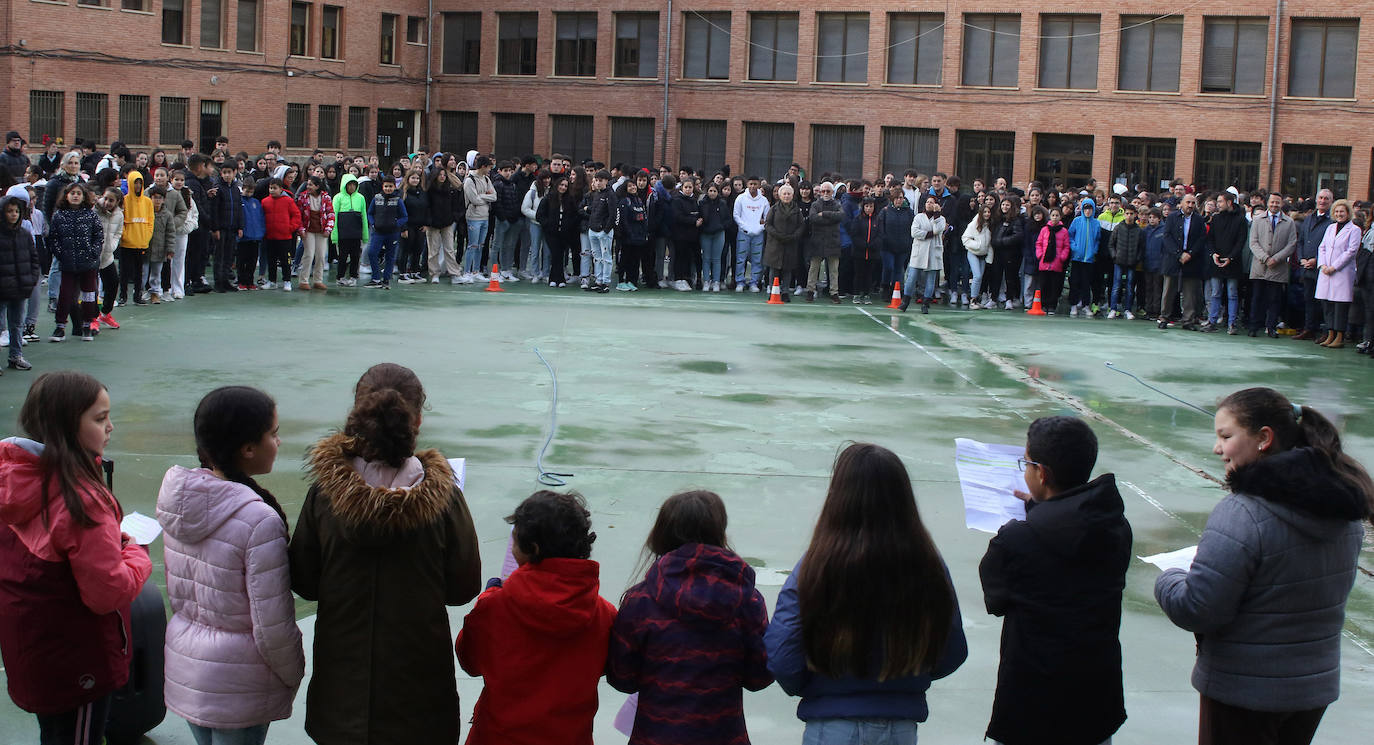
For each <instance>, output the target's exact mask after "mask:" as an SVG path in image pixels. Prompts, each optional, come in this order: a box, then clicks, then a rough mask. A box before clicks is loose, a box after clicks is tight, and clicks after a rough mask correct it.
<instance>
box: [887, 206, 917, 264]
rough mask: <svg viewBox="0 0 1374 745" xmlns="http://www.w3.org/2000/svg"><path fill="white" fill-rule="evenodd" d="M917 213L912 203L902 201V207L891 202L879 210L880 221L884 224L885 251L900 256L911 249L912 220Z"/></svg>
mask: <svg viewBox="0 0 1374 745" xmlns="http://www.w3.org/2000/svg"><path fill="white" fill-rule="evenodd" d="M915 219H916V213H915V212H914V211H913V210H912V209H911V205H909V204H906V203H905V202H903V203H902V206H901V208H898V207H897V205H895V204H889V205H888V206H886V207H884V208H882V209H881V210H880V211H879V212H878V223H879V224H880V225H881V226H882V235H883V251H885V252H887V253H890V254H897V255H898V256H900V255H902V254H904V253H907V252H909V251H910V250H911V221H912V220H915Z"/></svg>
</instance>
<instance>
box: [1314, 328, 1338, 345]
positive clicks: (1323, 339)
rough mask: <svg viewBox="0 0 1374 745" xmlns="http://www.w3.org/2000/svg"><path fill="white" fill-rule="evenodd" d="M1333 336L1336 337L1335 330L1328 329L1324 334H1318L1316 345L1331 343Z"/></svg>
mask: <svg viewBox="0 0 1374 745" xmlns="http://www.w3.org/2000/svg"><path fill="white" fill-rule="evenodd" d="M1334 338H1336V332H1335V331H1328V332H1326V333H1325V334H1322V335H1320V336H1319V337H1318V338H1317V346H1319V347H1324V346H1326V345H1327V344H1330V343H1331V340H1332V339H1334Z"/></svg>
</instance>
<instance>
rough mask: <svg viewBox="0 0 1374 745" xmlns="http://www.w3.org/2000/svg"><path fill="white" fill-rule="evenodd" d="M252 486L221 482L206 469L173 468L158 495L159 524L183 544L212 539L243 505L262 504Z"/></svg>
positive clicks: (163, 481)
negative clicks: (258, 502) (259, 502)
mask: <svg viewBox="0 0 1374 745" xmlns="http://www.w3.org/2000/svg"><path fill="white" fill-rule="evenodd" d="M260 500H261V497H259V496H258V495H257V494H256V493H255V492H254V491H253V490H252V489H251V488H250V487H248V486H247V485H245V484H240V483H238V482H236V481H228V480H226V479H222V478H220V477H218V476H216V475H215V474H214V473H212V472H211V471H210V470H208V469H205V468H195V469H192V468H183V467H181V466H172V467H171V468H170V469H169V470H168V471H167V475H166V476H164V477H163V478H162V489H161V490H159V491H158V495H157V521H158V522H159V523H161V524H162V529H163V530H165V531H167V534H168V535H170V536H172V537H173V538H176V539H177V540H179V541H182V542H184V543H200V542H201V541H203V540H205V539H206V538H208V537H210V536H211V535H213V534H214V533H215V531H216V530H218V529H219V527H220V526H221V525H223V524H224V523H225V521H227V520H228V519H229V518H231V517H233V516H234V513H236V512H238V511H239V510H240V509H241V508H242V507H243V506H244V505H246V504H249V503H250V502H257V501H260Z"/></svg>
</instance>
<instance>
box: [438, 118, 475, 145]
mask: <svg viewBox="0 0 1374 745" xmlns="http://www.w3.org/2000/svg"><path fill="white" fill-rule="evenodd" d="M475 147H477V112H475V111H440V112H439V150H440V151H441V152H445V153H466V152H467V151H469V150H471V149H473V148H475Z"/></svg>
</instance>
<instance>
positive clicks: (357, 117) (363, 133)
mask: <svg viewBox="0 0 1374 745" xmlns="http://www.w3.org/2000/svg"><path fill="white" fill-rule="evenodd" d="M371 113H372V112H371V111H370V110H369V109H368V108H367V107H366V106H349V107H348V149H349V150H362V149H364V148H366V147H367V120H368V119H369V118H370V115H371Z"/></svg>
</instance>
